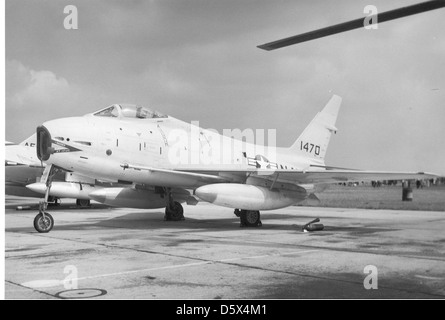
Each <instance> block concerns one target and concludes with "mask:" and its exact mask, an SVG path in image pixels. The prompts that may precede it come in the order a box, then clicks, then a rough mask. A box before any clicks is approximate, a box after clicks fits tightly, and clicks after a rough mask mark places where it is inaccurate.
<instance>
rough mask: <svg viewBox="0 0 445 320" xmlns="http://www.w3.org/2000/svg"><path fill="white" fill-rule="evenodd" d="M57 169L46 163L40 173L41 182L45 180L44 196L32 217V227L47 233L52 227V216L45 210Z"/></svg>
mask: <svg viewBox="0 0 445 320" xmlns="http://www.w3.org/2000/svg"><path fill="white" fill-rule="evenodd" d="M57 172H58V169H57V168H55V167H54V166H53V165H48V166H47V167H46V168H45V171H44V172H43V175H42V182H46V192H45V198H44V199H43V201H41V202H40V203H39V213H38V214H37V215H36V217H35V218H34V229H36V230H37V232H39V233H48V232H50V231H51V230H52V228H53V227H54V219H53V217H52V216H51V215H50V214H49V213H48V212H46V209H47V208H48V199H49V191H50V189H51V183H52V179H53V177H54V176H55V175H56V174H57Z"/></svg>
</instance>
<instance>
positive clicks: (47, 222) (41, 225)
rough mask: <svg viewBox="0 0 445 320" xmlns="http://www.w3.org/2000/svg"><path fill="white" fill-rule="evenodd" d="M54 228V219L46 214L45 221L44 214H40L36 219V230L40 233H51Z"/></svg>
mask: <svg viewBox="0 0 445 320" xmlns="http://www.w3.org/2000/svg"><path fill="white" fill-rule="evenodd" d="M53 227H54V219H53V217H52V216H51V215H50V214H49V213H47V212H45V219H44V218H43V214H42V213H39V214H38V215H36V217H35V218H34V229H36V230H37V232H39V233H48V232H50V231H51V230H52V229H53Z"/></svg>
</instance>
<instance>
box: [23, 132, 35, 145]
mask: <svg viewBox="0 0 445 320" xmlns="http://www.w3.org/2000/svg"><path fill="white" fill-rule="evenodd" d="M36 142H37V134H36V133H33V135H32V136H30V137H28V138H26V139H25V140H23V141H22V142H20V143H19V145H20V146H26V147H33V146H35V145H36Z"/></svg>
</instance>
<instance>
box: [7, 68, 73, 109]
mask: <svg viewBox="0 0 445 320" xmlns="http://www.w3.org/2000/svg"><path fill="white" fill-rule="evenodd" d="M70 90H71V88H70V85H69V83H68V81H67V80H66V79H65V78H62V77H57V76H56V75H55V74H54V73H53V72H51V71H48V70H41V71H36V70H32V69H31V68H29V67H26V66H24V65H23V64H22V63H21V62H19V61H16V60H7V61H6V107H7V108H8V109H11V108H24V107H28V106H33V105H48V104H52V103H54V102H57V101H60V99H63V97H65V96H66V95H67V94H68V93H69V92H70Z"/></svg>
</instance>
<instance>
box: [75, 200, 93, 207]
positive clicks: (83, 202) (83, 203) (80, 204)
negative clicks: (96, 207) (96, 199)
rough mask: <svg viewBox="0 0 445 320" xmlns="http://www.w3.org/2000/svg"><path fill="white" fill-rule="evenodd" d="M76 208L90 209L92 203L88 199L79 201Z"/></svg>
mask: <svg viewBox="0 0 445 320" xmlns="http://www.w3.org/2000/svg"><path fill="white" fill-rule="evenodd" d="M76 206H78V207H80V208H88V207H90V206H91V202H90V200H88V199H77V200H76Z"/></svg>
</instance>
